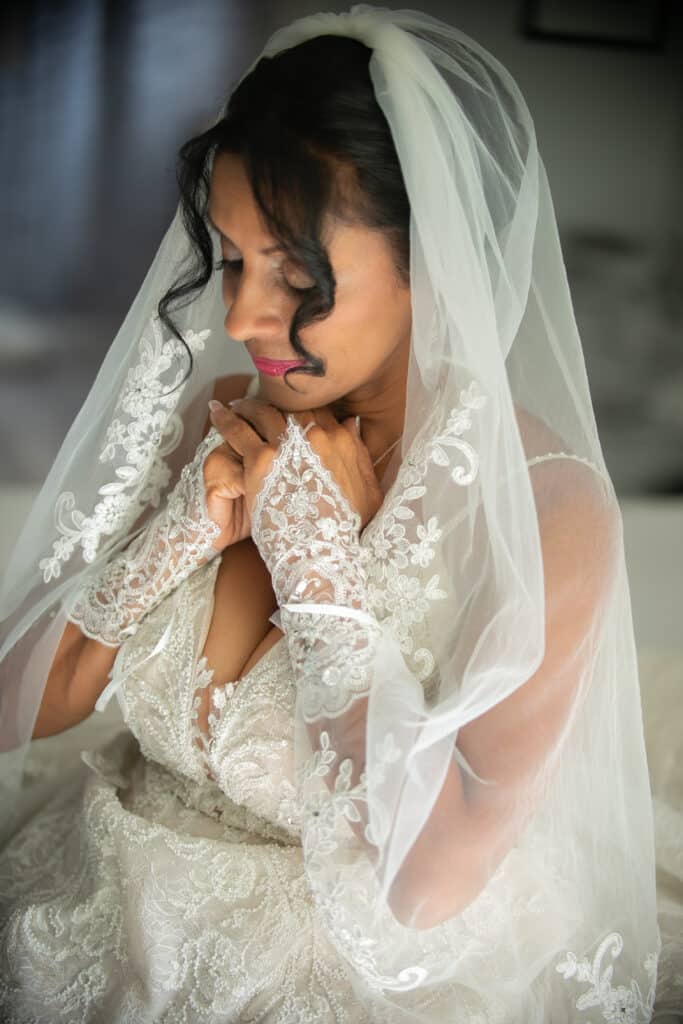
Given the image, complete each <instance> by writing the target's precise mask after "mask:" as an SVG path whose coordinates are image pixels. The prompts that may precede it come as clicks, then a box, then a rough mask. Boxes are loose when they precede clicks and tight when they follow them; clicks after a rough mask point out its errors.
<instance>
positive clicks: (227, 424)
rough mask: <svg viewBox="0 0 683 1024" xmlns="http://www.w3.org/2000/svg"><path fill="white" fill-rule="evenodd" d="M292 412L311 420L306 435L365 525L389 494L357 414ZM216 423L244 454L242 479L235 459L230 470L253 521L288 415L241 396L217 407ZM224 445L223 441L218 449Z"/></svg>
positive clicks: (213, 419)
mask: <svg viewBox="0 0 683 1024" xmlns="http://www.w3.org/2000/svg"><path fill="white" fill-rule="evenodd" d="M291 415H292V416H293V417H294V418H295V419H296V420H297V421H298V423H299V424H300V425H301V427H302V428H306V426H307V425H308V424H311V426H310V427H309V429H308V431H307V432H306V439H307V440H308V442H309V443H310V445H311V447H312V448H313V450H314V451H315V452H316V453H317V455H318V457H319V458H320V461H321V462H322V464H323V465H324V466H325V468H326V469H327V470H329V472H330V473H331V474H332V476H333V477H334V480H335V482H336V484H337V486H338V487H339V489H340V490H341V492H342V493H343V494H344V496H345V497H346V499H347V501H348V502H349V505H350V506H351V508H352V509H353V511H354V512H357V513H358V515H359V516H360V519H361V529H363V528H364V527H365V526H366V525H367V523H368V522H369V521H370V520H371V519H372V517H373V516H374V515H375V513H376V512H377V510H378V509H379V507H380V505H381V504H382V500H383V497H384V496H383V494H382V489H381V487H380V485H379V481H378V480H377V476H376V475H375V470H374V467H373V465H372V460H371V458H370V453H369V451H368V449H367V448H366V446H365V444H364V443H363V441H362V439H361V438H360V436H359V435H358V433H357V431H356V424H355V419H354V417H349V418H348V419H346V420H344V421H342V422H341V423H340V422H339V421H338V420H337V419H336V417H335V416H334V415H333V413H332V412H331V411H330V409H329V408H327V407H323V408H320V409H312V410H306V411H301V412H297V413H292V414H291ZM211 422H212V423H213V425H214V426H215V427H216V429H217V430H218V431H219V432H220V433H221V435H222V436H223V438H224V439H225V441H226V442H227V444H228V446H229V448H230V449H232V451H234V452H235V453H236V455H237V457H238V458H241V463H242V473H241V479H239V480H238V479H237V475H236V469H235V466H234V464H233V465H232V466H231V469H230V472H231V474H234V475H232V476H231V480H234V481H235V482H234V483H231V485H230V487H231V488H234V489H235V490H238V491H239V493H240V494H242V495H243V496H244V498H245V499H246V512H247V514H248V516H249V520H250V523H251V517H252V515H253V512H254V506H255V503H256V496H257V495H258V493H259V491H260V489H261V485H262V483H263V481H264V479H265V477H266V476H267V475H268V472H269V471H270V469H271V467H272V465H273V461H274V459H275V456H276V455H277V453H278V450H279V448H280V440H281V438H282V437H283V435H284V434H285V431H286V429H287V420H286V417H285V415H284V414H283V413H282V412H281V411H280V410H279V409H277V408H276V407H275V406H273V405H268V404H267V403H265V402H262V401H260V400H259V399H255V398H242V399H238V400H237V401H235V402H231V403H230V408H226V407H224V406H222V407H221V408H220V409H218V410H217V411H216V412H214V411H212V412H211ZM221 450H222V446H221V448H218V449H216V452H221ZM213 454H214V453H212V455H213ZM231 458H232V457H231ZM207 462H208V459H207ZM226 493H228V492H227V491H226ZM207 506H208V502H207Z"/></svg>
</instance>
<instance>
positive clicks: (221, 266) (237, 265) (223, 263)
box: [216, 257, 315, 295]
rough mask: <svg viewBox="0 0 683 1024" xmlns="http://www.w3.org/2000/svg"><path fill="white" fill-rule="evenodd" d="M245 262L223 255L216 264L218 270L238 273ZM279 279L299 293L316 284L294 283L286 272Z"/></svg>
mask: <svg viewBox="0 0 683 1024" xmlns="http://www.w3.org/2000/svg"><path fill="white" fill-rule="evenodd" d="M243 262H244V261H243V260H229V259H226V258H225V257H223V258H222V259H221V260H219V261H218V263H217V264H216V270H229V271H230V272H231V273H233V274H237V273H239V271H240V270H241V269H242V265H243ZM279 279H280V282H281V283H282V284H283V285H284V286H285V288H288V289H289V290H290V291H291V292H295V293H296V294H297V295H301V294H302V293H303V292H308V291H310V290H311V288H314V287H315V285H310V284H309V285H306V286H304V287H302V286H300V285H295V284H292V283H291V282H290V281H288V280H287V278H286V277H285V276H284V274H280V275H279Z"/></svg>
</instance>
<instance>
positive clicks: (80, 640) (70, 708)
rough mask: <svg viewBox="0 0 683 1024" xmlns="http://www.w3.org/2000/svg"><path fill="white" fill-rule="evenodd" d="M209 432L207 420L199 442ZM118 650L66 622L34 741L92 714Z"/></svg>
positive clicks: (241, 383) (225, 391) (228, 385)
mask: <svg viewBox="0 0 683 1024" xmlns="http://www.w3.org/2000/svg"><path fill="white" fill-rule="evenodd" d="M250 380H251V377H250V376H249V375H248V374H233V375H230V376H227V377H222V378H220V379H219V380H217V381H216V386H215V388H214V397H215V398H218V400H219V401H223V402H228V401H232V400H233V399H235V398H240V397H242V396H243V394H244V393H245V391H246V388H247V386H248V384H249V381H250ZM210 429H211V421H210V419H208V418H207V422H206V424H205V426H204V431H203V433H202V440H204V438H205V437H206V435H207V434H208V432H209V430H210ZM119 646H120V644H116V643H111V642H110V643H102V642H100V640H98V639H97V638H96V637H92V636H87V635H86V634H85V633H84V631H83V630H82V629H81V626H80V625H79V624H78V623H77V622H67V624H66V626H65V629H64V632H63V634H62V637H61V639H60V642H59V645H58V647H57V651H56V653H55V656H54V659H53V662H52V666H51V668H50V673H49V675H48V678H47V682H46V685H45V691H44V694H43V699H42V702H41V705H40V708H39V710H38V716H37V718H36V722H35V725H34V729H33V734H32V738H33V739H42V738H44V737H46V736H52V735H54V734H55V733H59V732H64V731H65V730H66V729H69V728H71V727H72V726H74V725H77V724H78V723H79V722H81V721H83V719H85V718H87V717H88V715H90V714H91V713H92V712H93V710H94V708H95V704H96V702H97V700H98V698H99V696H100V694H101V693H102V691H103V690H104V688H105V686H106V685H107V682H108V681H109V675H110V672H111V669H112V666H113V664H114V661H115V659H116V655H117V652H118V650H119Z"/></svg>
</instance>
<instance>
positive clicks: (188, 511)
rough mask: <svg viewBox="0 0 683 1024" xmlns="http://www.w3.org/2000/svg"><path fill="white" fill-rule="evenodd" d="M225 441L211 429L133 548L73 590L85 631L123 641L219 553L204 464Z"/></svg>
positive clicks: (73, 610) (72, 609)
mask: <svg viewBox="0 0 683 1024" xmlns="http://www.w3.org/2000/svg"><path fill="white" fill-rule="evenodd" d="M222 443H223V438H222V436H221V435H220V433H219V432H218V431H217V430H216V429H215V428H212V430H210V431H209V432H208V433H207V435H206V437H205V438H204V439H203V440H202V441H201V442H200V444H199V446H198V447H197V451H196V453H195V456H194V458H193V459H192V461H191V462H190V463H188V464H187V465H186V466H184V467H183V470H182V472H181V475H180V478H179V480H178V482H177V484H176V485H175V487H174V488H173V490H172V491H171V493H170V494H169V496H168V500H167V502H166V504H165V505H164V506H163V507H162V508H161V509H159V510H158V512H157V513H156V514H155V515H154V516H153V517H152V518H151V519H150V520H149V521H148V522H147V524H146V525H145V527H144V529H143V530H142V531H141V533H139V534H138V535H137V536H136V537H135V538H134V539H133V540H132V541H131V543H130V544H129V545H128V547H126V548H125V549H124V550H123V551H121V552H120V553H119V554H117V555H116V556H115V557H113V558H112V559H111V560H110V561H109V562H107V563H106V564H105V565H104V566H100V567H99V568H98V570H97V572H96V573H94V574H91V575H89V576H88V578H87V580H86V582H85V584H84V585H83V586H82V587H80V588H79V589H78V590H77V591H76V592H74V593H73V594H72V595H70V597H69V599H68V602H67V614H68V618H69V620H70V621H71V622H74V623H75V624H76V625H78V626H80V628H81V630H82V632H83V633H84V634H85V635H86V636H88V637H91V638H93V639H95V640H98V641H99V642H100V643H103V644H106V645H107V646H110V647H117V646H119V645H120V644H121V643H122V642H123V641H124V640H125V639H127V638H128V637H131V636H133V635H134V634H135V632H136V631H137V629H138V626H139V624H140V622H141V620H142V619H143V618H144V616H145V615H147V614H148V613H149V612H150V611H151V610H152V608H154V607H156V606H157V605H158V604H159V602H160V601H161V600H162V599H163V598H164V597H165V596H166V595H167V594H169V593H171V592H172V591H173V590H175V589H176V587H177V586H178V585H179V584H180V583H182V581H183V580H185V579H187V577H188V576H189V575H190V573H192V572H194V570H195V569H197V568H199V567H200V566H201V565H204V564H205V562H207V561H209V560H210V559H211V558H214V557H215V556H216V555H217V554H219V549H218V548H215V547H214V546H213V543H212V542H213V541H215V539H216V537H217V536H218V535H219V534H220V527H218V526H217V525H216V524H215V523H214V522H213V521H212V520H211V519H210V518H209V516H208V514H207V510H206V501H205V494H204V481H203V476H202V469H203V465H204V461H205V459H206V457H207V455H208V454H209V452H211V451H213V449H214V448H216V447H217V446H218V445H220V444H222Z"/></svg>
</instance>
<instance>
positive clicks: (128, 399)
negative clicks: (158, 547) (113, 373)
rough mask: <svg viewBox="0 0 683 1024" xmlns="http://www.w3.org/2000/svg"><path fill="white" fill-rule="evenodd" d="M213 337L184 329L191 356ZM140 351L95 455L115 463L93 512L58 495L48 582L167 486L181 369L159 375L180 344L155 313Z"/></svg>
mask: <svg viewBox="0 0 683 1024" xmlns="http://www.w3.org/2000/svg"><path fill="white" fill-rule="evenodd" d="M210 334H211V331H210V330H208V329H207V330H203V331H193V330H188V331H186V332H185V333H184V334H183V338H184V339H185V342H186V343H187V345H188V347H189V348H190V351H191V352H192V353H193V354H195V353H197V352H201V351H203V349H204V343H205V341H206V339H207V338H208V337H209V335H210ZM138 348H139V357H140V358H139V360H138V362H137V363H136V364H135V365H133V366H132V367H131V368H130V369H129V371H128V374H127V377H126V380H125V382H124V385H123V387H122V389H121V393H120V395H119V399H118V402H117V404H116V407H115V409H114V416H113V419H112V420H111V422H110V424H109V427H108V429H107V433H106V437H105V443H104V447H103V448H102V450H101V452H100V454H99V461H100V462H103V463H104V462H117V463H118V464H117V465H116V467H115V470H114V472H115V474H116V477H117V479H116V480H111V481H109V482H108V483H105V484H103V485H102V486H101V487H100V488H99V489H98V494H99V495H100V497H101V501H99V502H98V504H96V505H95V507H94V509H93V511H92V514H91V515H86V514H85V513H84V512H82V511H81V510H79V509H76V508H74V504H75V497H74V495H73V493H72V492H71V491H64V492H63V493H62V494H60V495H59V498H58V499H57V505H56V508H55V523H56V526H57V530H58V533H59V536H58V538H57V540H55V542H54V543H53V545H52V554H51V555H49V556H48V557H47V558H42V559H41V560H40V562H39V563H38V564H39V567H40V569H42V571H43V579H44V582H45V583H48V582H49V581H50V580H51V579H53V578H55V577H58V576H60V575H61V571H62V565H61V563H63V562H64V563H65V562H68V560H69V558H70V557H71V555H72V554H73V552H74V550H75V549H76V547H77V546H78V545H79V544H80V546H81V547H82V549H83V559H84V561H85V562H93V561H94V560H95V557H96V555H97V551H98V548H99V545H100V542H101V539H102V537H103V536H111V535H112V534H114V533H118V532H120V531H121V530H126V529H129V528H130V527H131V526H132V525H133V523H134V522H135V520H136V519H137V517H138V516H139V515H140V513H141V512H142V511H143V509H144V508H146V507H147V505H150V504H151V505H152V506H153V507H154V508H156V507H157V506H158V504H159V500H160V496H161V492H162V490H163V488H164V487H165V486H166V485H167V484H168V481H169V478H170V470H169V468H168V466H167V464H166V462H165V456H166V455H168V454H169V453H170V452H172V451H174V450H175V449H176V448H177V446H178V444H179V443H180V440H181V438H182V435H183V421H182V418H181V417H180V416H179V415H178V414H177V413H176V412H175V409H176V407H177V405H178V402H179V400H180V396H181V394H182V389H180V388H179V387H178V385H179V384H180V383H181V381H182V377H183V370H182V369H178V370H177V372H176V373H175V375H174V377H173V378H171V379H170V380H168V381H163V382H162V379H161V378H162V376H163V374H165V373H166V372H167V371H168V370H169V368H171V367H172V366H173V365H174V362H175V357H176V355H177V354H178V352H179V350H180V342H179V341H178V339H177V338H175V337H170V338H168V339H165V338H164V336H163V333H162V329H161V325H160V322H159V318H158V317H157V316H156V315H155V316H153V317H152V318H151V319H150V322H149V327H148V330H147V331H146V332H144V333H143V334H142V337H141V338H140V342H139V345H138ZM183 351H184V350H183ZM169 385H170V387H169ZM174 388H175V390H174ZM120 451H122V452H123V458H122V459H121V458H120V456H119V452H120Z"/></svg>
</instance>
